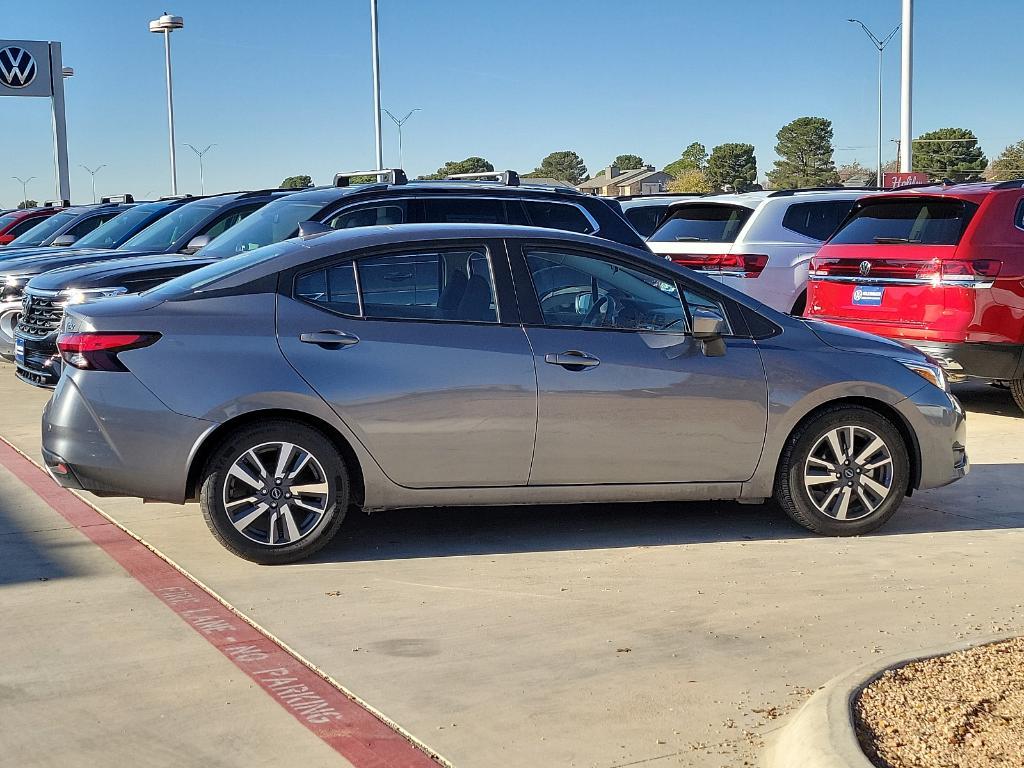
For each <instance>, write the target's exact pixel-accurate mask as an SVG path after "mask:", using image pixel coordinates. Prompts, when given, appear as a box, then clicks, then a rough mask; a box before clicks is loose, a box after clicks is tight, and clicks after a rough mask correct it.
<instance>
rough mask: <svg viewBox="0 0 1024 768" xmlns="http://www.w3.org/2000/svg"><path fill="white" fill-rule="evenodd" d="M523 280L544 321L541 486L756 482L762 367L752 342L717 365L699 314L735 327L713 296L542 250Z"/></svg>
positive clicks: (597, 258) (604, 260)
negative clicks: (697, 333) (704, 345)
mask: <svg viewBox="0 0 1024 768" xmlns="http://www.w3.org/2000/svg"><path fill="white" fill-rule="evenodd" d="M524 266H525V269H524V268H523V267H524ZM517 279H518V280H519V282H523V280H528V281H529V282H530V283H531V285H530V286H528V287H527V289H528V290H529V291H532V293H529V294H528V298H527V301H529V300H532V299H534V298H535V299H536V301H537V303H538V306H537V307H536V309H537V310H539V313H540V316H539V318H537V319H538V320H539V322H538V323H536V324H534V325H531V326H528V327H527V333H528V335H529V338H530V343H531V345H532V347H533V352H534V360H535V361H536V367H537V381H538V389H539V401H538V421H537V446H536V449H535V453H534V461H533V468H532V471H531V474H530V484H531V485H564V484H579V483H585V484H592V483H667V482H732V481H735V482H738V481H743V480H748V479H749V478H750V477H751V476H752V475H753V473H754V469H755V467H756V466H757V462H758V459H759V457H760V454H761V448H762V446H763V443H764V436H765V428H766V423H767V401H768V396H767V381H766V377H765V372H764V367H763V366H762V363H761V357H760V353H759V352H758V350H757V347H756V345H755V343H754V341H753V340H751V339H744V338H740V337H731V338H727V339H726V351H725V354H724V355H721V356H718V357H715V356H707V355H705V354H704V352H703V351H702V349H701V345H700V343H699V342H697V341H696V340H695V339H693V337H692V336H691V335H690V334H689V326H690V316H691V315H690V313H691V311H692V310H693V309H694V308H696V307H703V308H707V309H712V310H714V311H717V312H719V313H722V314H723V315H725V316H726V317H727V316H728V315H727V314H726V312H725V308H724V306H723V302H722V301H720V300H719V299H717V298H716V296H715V295H714V294H713V293H712V292H709V291H707V290H706V289H703V290H702V291H698V290H694V289H691V288H687V287H686V286H683V285H681V284H678V283H676V282H675V281H674V280H673V279H672V278H671V277H668V276H666V275H659V274H658V273H657V271H656V270H653V269H652V270H651V271H645V270H642V269H637V268H635V267H632V266H629V267H627V266H625V265H624V264H622V263H618V262H616V261H615V259H614V256H610V255H603V254H601V253H600V252H596V251H594V252H587V251H582V250H575V249H567V248H564V247H561V246H546V245H542V244H538V245H536V246H532V247H531V246H525V247H524V248H523V250H522V257H521V259H520V261H519V262H518V268H517ZM519 295H520V297H521V300H522V298H523V297H524V295H527V292H526V291H525V290H523V289H522V286H520V293H519ZM525 311H526V310H524V312H525Z"/></svg>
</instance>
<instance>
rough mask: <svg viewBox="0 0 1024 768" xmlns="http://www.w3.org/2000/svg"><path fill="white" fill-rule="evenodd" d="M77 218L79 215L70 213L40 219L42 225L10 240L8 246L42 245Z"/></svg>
mask: <svg viewBox="0 0 1024 768" xmlns="http://www.w3.org/2000/svg"><path fill="white" fill-rule="evenodd" d="M78 216H79V214H77V213H72V212H71V211H65V212H63V213H55V214H54V215H52V216H47V217H46V218H45V219H41V222H42V223H40V224H37V225H36V226H34V227H32V229H29V230H27V231H26V232H25V233H24V234H22V235H19V236H18V237H16V238H14V239H13V240H11V242H10V243H9V245H12V246H17V245H26V246H28V245H42V244H43V243H45V242H47V241H48V240H50V239H51V238H52V237H53V236H55V235H56V234H57V232H58V231H59V230H60V229H62V228H63V227H66V226H67V225H68V224H70V223H71V222H72V221H74V220H75V219H77V218H78Z"/></svg>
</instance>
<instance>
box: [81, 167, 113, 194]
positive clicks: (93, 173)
mask: <svg viewBox="0 0 1024 768" xmlns="http://www.w3.org/2000/svg"><path fill="white" fill-rule="evenodd" d="M78 167H79V168H85V170H86V171H88V172H89V175H90V176H92V201H93V202H94V203H95V202H96V174H97V173H99V172H100V168H106V167H107V164H106V163H104V164H103V165H97V166H96V167H95V168H90V167H89V166H87V165H81V164H79V166H78Z"/></svg>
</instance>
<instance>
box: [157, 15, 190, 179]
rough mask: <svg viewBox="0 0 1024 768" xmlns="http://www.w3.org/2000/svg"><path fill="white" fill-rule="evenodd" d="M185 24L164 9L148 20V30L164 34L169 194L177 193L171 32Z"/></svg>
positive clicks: (179, 17) (178, 17)
mask: <svg viewBox="0 0 1024 768" xmlns="http://www.w3.org/2000/svg"><path fill="white" fill-rule="evenodd" d="M184 26H185V21H184V20H183V19H182V18H181V16H172V15H171V14H169V13H167V12H166V11H164V13H163V15H162V16H161V17H160V18H159V19H153V21H151V22H149V31H150V32H153V33H155V34H161V33H162V34H163V36H164V67H165V69H166V71H167V129H168V132H169V134H170V136H169V145H170V148H171V194H172V195H176V194H178V165H177V162H176V160H175V157H174V95H173V88H172V86H171V32H173V31H174V30H176V29H181V28H182V27H184Z"/></svg>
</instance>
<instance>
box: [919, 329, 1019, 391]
mask: <svg viewBox="0 0 1024 768" xmlns="http://www.w3.org/2000/svg"><path fill="white" fill-rule="evenodd" d="M903 341H905V342H906V343H908V344H910V345H912V346H914V347H917V349H919V350H921V351H922V352H924V353H926V354H929V355H931V356H932V357H934V358H935V359H936V360H938V361H939V362H940V363H941V364H942V367H943V368H945V369H946V372H947V373H948V374H949V377H950V380H951V381H963V380H964V379H967V378H978V379H986V380H994V379H1002V380H1007V381H1009V380H1012V379H1019V378H1022V377H1024V344H982V343H961V344H943V343H939V342H933V341H917V340H914V339H903Z"/></svg>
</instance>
